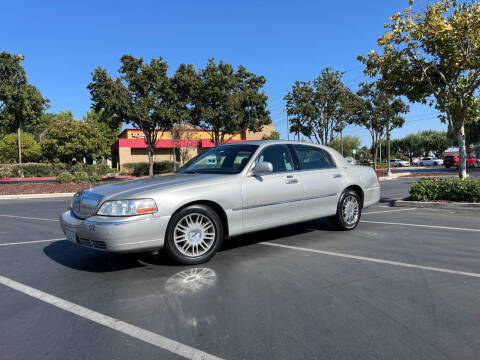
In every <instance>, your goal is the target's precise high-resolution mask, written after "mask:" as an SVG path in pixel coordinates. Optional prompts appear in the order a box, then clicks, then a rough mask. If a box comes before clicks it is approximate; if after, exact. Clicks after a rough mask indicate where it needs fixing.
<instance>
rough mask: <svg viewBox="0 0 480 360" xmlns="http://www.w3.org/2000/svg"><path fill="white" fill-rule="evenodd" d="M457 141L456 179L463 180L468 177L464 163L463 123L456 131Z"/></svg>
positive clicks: (465, 152) (465, 150)
mask: <svg viewBox="0 0 480 360" xmlns="http://www.w3.org/2000/svg"><path fill="white" fill-rule="evenodd" d="M457 139H458V154H459V157H460V160H459V161H458V177H459V178H460V179H465V178H466V177H468V175H467V163H466V158H467V149H466V144H465V123H464V122H463V121H462V123H461V125H460V127H459V129H458V133H457Z"/></svg>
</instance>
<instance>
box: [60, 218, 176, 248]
mask: <svg viewBox="0 0 480 360" xmlns="http://www.w3.org/2000/svg"><path fill="white" fill-rule="evenodd" d="M169 220H170V216H155V214H148V215H140V216H131V217H108V216H92V217H89V218H88V219H79V218H77V217H75V216H74V215H73V214H72V213H71V212H70V211H67V212H65V213H63V214H62V216H61V217H60V226H61V228H62V230H63V232H64V233H65V235H67V239H68V240H70V241H72V242H75V243H77V244H79V245H83V246H86V247H90V248H94V249H98V250H103V251H110V252H141V251H152V250H158V249H160V248H162V247H163V244H164V239H165V232H166V229H167V225H168V221H169Z"/></svg>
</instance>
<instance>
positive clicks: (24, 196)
mask: <svg viewBox="0 0 480 360" xmlns="http://www.w3.org/2000/svg"><path fill="white" fill-rule="evenodd" d="M73 195H75V193H52V194H17V195H0V200H21V199H48V198H61V197H72V196H73Z"/></svg>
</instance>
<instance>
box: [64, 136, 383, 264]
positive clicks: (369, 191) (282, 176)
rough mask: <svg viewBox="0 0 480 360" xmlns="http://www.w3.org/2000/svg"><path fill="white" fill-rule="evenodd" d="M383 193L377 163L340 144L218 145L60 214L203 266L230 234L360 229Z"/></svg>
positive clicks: (110, 246)
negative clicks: (300, 226)
mask: <svg viewBox="0 0 480 360" xmlns="http://www.w3.org/2000/svg"><path fill="white" fill-rule="evenodd" d="M379 198H380V185H379V182H378V178H377V176H376V174H375V172H374V171H373V169H372V168H370V167H365V166H359V165H351V164H349V163H348V162H347V161H346V160H345V159H344V158H343V157H342V156H341V155H340V154H339V153H338V152H336V151H335V150H333V149H331V148H329V147H326V146H321V145H312V144H306V143H300V142H293V141H251V142H239V143H235V144H227V145H221V146H217V147H215V148H212V149H211V150H209V151H207V152H205V153H203V154H200V155H198V156H197V157H195V158H193V159H192V160H190V161H189V162H187V163H186V164H185V165H184V166H182V167H181V169H180V171H178V172H177V173H176V174H174V175H171V176H152V177H146V178H141V179H136V180H128V181H120V182H117V183H112V184H107V185H102V186H98V187H94V188H92V189H88V190H84V191H81V192H79V193H77V194H76V195H75V196H74V197H73V199H72V204H71V208H70V209H69V210H68V211H67V212H65V213H64V214H63V215H62V216H61V219H60V220H61V227H62V230H63V231H64V233H65V235H66V238H67V240H69V241H71V242H74V243H76V244H79V245H82V246H86V247H90V248H94V249H97V250H101V251H110V252H144V251H151V252H156V251H158V250H160V249H164V251H166V252H167V254H168V255H169V256H170V257H171V258H172V259H173V260H175V261H176V262H178V263H181V264H199V263H202V262H206V261H208V260H209V259H211V258H212V256H214V254H215V253H216V252H217V250H218V249H219V247H220V246H221V244H222V241H223V240H224V239H225V238H228V237H233V236H238V235H241V234H245V233H249V232H253V231H258V230H264V229H269V228H274V227H279V226H284V225H287V224H292V223H298V222H304V221H307V220H313V219H318V218H324V217H327V218H329V219H330V220H331V222H332V224H333V226H335V227H336V228H338V229H340V230H353V229H354V228H355V227H356V226H357V225H358V223H359V221H360V217H361V214H362V210H363V209H364V208H366V207H367V206H370V205H372V204H375V203H376V202H378V201H379Z"/></svg>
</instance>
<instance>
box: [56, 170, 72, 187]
mask: <svg viewBox="0 0 480 360" xmlns="http://www.w3.org/2000/svg"><path fill="white" fill-rule="evenodd" d="M57 181H58V182H60V183H62V184H64V183H71V182H72V181H73V175H72V174H70V173H69V172H68V171H64V172H62V173H61V174H60V175H58V176H57Z"/></svg>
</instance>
